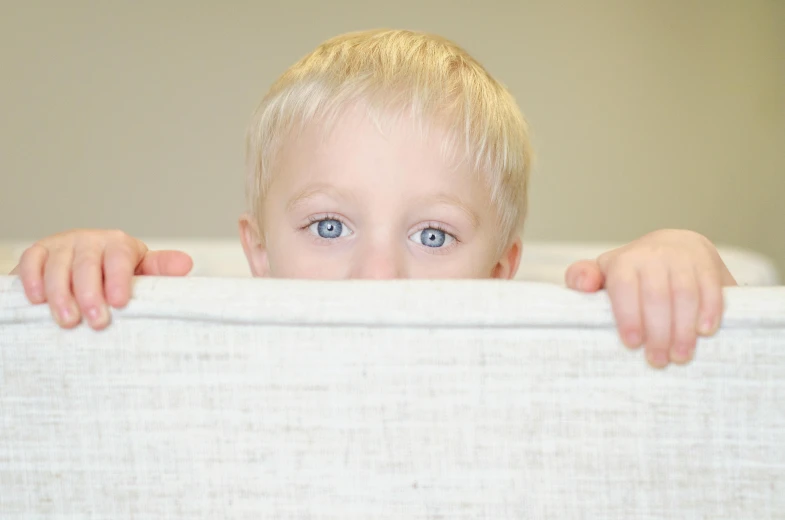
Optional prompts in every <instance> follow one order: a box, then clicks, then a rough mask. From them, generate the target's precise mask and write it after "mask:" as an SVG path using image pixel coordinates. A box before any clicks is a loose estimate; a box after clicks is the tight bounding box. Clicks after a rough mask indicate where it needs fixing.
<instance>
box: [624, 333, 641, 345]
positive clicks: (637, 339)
mask: <svg viewBox="0 0 785 520" xmlns="http://www.w3.org/2000/svg"><path fill="white" fill-rule="evenodd" d="M624 343H625V345H627V346H628V347H637V346H640V344H641V336H640V334H638V333H637V332H634V331H633V332H628V333H627V334H626V335H625V336H624Z"/></svg>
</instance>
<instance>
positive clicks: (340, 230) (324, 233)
mask: <svg viewBox="0 0 785 520" xmlns="http://www.w3.org/2000/svg"><path fill="white" fill-rule="evenodd" d="M308 228H309V229H310V230H311V233H313V234H314V235H318V236H320V237H321V238H326V239H333V238H340V237H345V236H347V235H349V234H351V231H350V230H349V228H347V227H346V226H344V225H343V222H341V221H340V220H336V219H334V218H326V219H322V220H318V221H316V222H314V223H313V224H311V225H310V226H308Z"/></svg>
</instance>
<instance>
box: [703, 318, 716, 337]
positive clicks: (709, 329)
mask: <svg viewBox="0 0 785 520" xmlns="http://www.w3.org/2000/svg"><path fill="white" fill-rule="evenodd" d="M716 329H717V323H716V320H715V319H712V318H706V319H704V320H703V321H702V322H701V325H700V328H699V329H698V332H699V333H700V334H701V335H703V336H708V335H709V334H712V333H714V331H715V330H716Z"/></svg>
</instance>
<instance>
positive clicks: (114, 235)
mask: <svg viewBox="0 0 785 520" xmlns="http://www.w3.org/2000/svg"><path fill="white" fill-rule="evenodd" d="M105 233H106V238H107V240H108V241H110V242H112V243H128V242H131V240H132V239H131V237H130V236H129V235H128V233H126V232H125V231H122V230H120V229H110V230H107V231H106V232H105Z"/></svg>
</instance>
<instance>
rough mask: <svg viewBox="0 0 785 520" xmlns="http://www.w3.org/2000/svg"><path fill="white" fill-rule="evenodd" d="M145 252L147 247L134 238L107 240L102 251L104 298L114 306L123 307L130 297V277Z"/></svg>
mask: <svg viewBox="0 0 785 520" xmlns="http://www.w3.org/2000/svg"><path fill="white" fill-rule="evenodd" d="M146 253H147V247H146V246H145V245H144V244H143V243H142V242H140V241H138V240H134V239H130V238H129V239H128V240H118V241H112V242H109V244H108V245H107V247H106V251H105V252H104V287H105V290H106V300H107V301H108V302H109V305H111V306H112V307H115V308H121V307H125V306H126V305H127V304H128V300H130V299H131V279H132V278H133V276H134V273H135V272H136V270H137V266H139V264H140V262H141V261H142V259H143V258H144V255H145V254H146Z"/></svg>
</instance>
